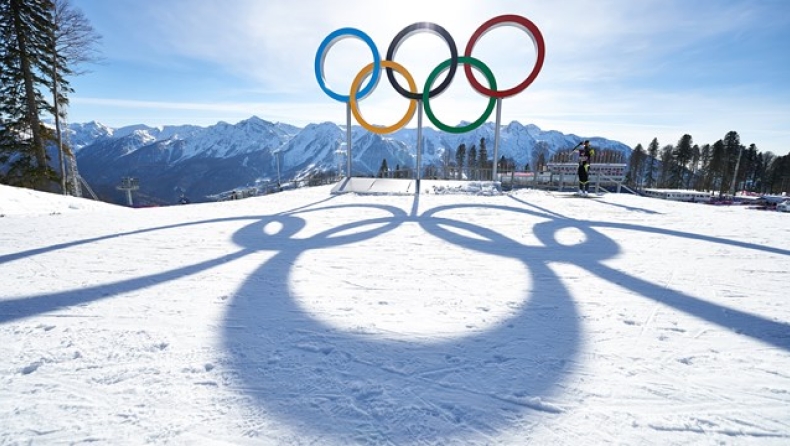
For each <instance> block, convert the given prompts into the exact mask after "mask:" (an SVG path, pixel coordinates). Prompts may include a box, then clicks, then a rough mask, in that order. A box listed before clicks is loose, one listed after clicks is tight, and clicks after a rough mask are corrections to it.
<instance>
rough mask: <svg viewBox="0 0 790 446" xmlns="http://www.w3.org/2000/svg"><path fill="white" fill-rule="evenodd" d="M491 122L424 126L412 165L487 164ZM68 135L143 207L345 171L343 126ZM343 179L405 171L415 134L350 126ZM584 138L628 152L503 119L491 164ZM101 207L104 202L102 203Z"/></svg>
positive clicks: (529, 160)
mask: <svg viewBox="0 0 790 446" xmlns="http://www.w3.org/2000/svg"><path fill="white" fill-rule="evenodd" d="M494 132H495V124H493V123H485V124H483V125H482V126H480V127H478V128H477V129H475V130H473V131H471V132H467V133H463V134H450V133H447V132H442V131H439V130H436V129H433V128H430V127H427V128H423V129H422V136H423V145H422V149H423V153H422V157H421V163H422V167H423V168H425V167H426V166H431V165H432V166H434V168H436V169H438V170H439V171H441V169H443V168H444V167H446V165H447V164H448V162H449V163H454V162H455V156H454V154H455V150H456V149H457V148H458V147H459V146H460V145H461V144H464V145H465V146H466V147H467V148H471V147H472V146H480V144H481V141H482V140H485V145H486V148H487V154H488V160H489V161H492V158H493V156H494V153H493V152H494V136H495V135H494ZM67 133H68V137H69V140H70V142H71V144H72V147H73V148H74V150H75V153H76V155H77V161H78V165H79V169H80V174H81V175H82V177H83V178H85V179H86V181H88V183H89V184H91V186H92V187H93V188H94V190H97V191H101V193H100V195H102V196H104V197H106V198H109V201H114V202H118V203H122V202H123V201H124V199H123V195H122V194H121V193H120V192H119V191H117V190H116V186H117V185H118V184H119V183H120V181H121V178H122V177H127V176H132V177H137V178H138V179H139V184H140V190H139V192H138V194H139V195H140V198H141V200H142V201H148V202H149V203H148V204H173V203H177V202H178V199H179V197H180V196H181V195H182V194H183V195H186V196H188V197H189V198H190V200H192V201H208V200H210V199H211V198H210V197H211V196H215V195H217V194H220V193H222V192H226V191H230V190H233V189H237V188H247V187H250V186H254V185H256V184H263V183H272V182H278V181H287V180H292V179H297V180H299V179H304V178H308V177H310V176H312V175H316V174H323V175H335V174H336V173H337V171H338V168H339V169H340V170H341V172H343V173H345V170H346V165H347V161H346V159H345V153H346V152H345V146H346V126H344V125H338V124H335V123H332V122H328V121H327V122H321V123H312V124H308V125H307V126H305V127H297V126H294V125H291V124H287V123H280V122H271V121H267V120H265V119H262V118H260V117H257V116H252V117H250V118H248V119H245V120H242V121H239V122H238V123H236V124H230V123H227V122H222V121H220V122H218V123H217V124H215V125H212V126H208V127H200V126H195V125H181V126H163V127H150V126H147V125H144V124H136V125H131V126H124V127H119V128H112V127H109V126H106V125H104V124H101V123H100V122H97V121H92V122H90V123H84V124H71V125H69V126H68V130H67ZM351 133H352V142H351V156H352V175H354V176H370V175H373V174H376V173H377V172H378V170H379V168H380V167H381V165H382V161H383V160H386V162H387V166H388V167H389V168H390V169H391V170H392V169H395V168H396V167H399V168H402V169H414V168H415V165H416V158H417V157H416V146H417V129H416V128H415V129H412V128H404V129H401V130H398V131H396V132H394V133H392V134H388V135H377V134H374V133H371V132H368V131H367V130H365V129H363V128H362V127H360V126H352V128H351ZM583 139H589V140H590V141H591V143H592V144H593V146H595V147H598V148H600V149H607V150H613V151H617V152H621V153H623V155H624V159H627V158H628V156H629V155H630V152H631V148H629V147H628V146H626V145H625V144H623V143H621V142H618V141H613V140H609V139H606V138H603V137H581V136H577V135H574V134H564V133H562V132H559V131H556V130H547V131H544V130H542V129H540V128H539V127H538V126H537V125H535V124H526V125H524V124H521V123H519V122H518V121H511V122H510V123H508V124H506V125H502V126H501V127H500V139H499V148H498V152H497V158H501V157H504V158H506V159H508V160H511V161H512V162H513V163H515V165H516V166H518V168H519V169H523V168H524V167H525V166H526V165H527V164H529V165H533V166H534V165H535V164H536V161H537V157H538V155H539V154H541V153H542V154H543V155H544V156H545V157H546V159H548V157H550V156H551V154H553V153H555V152H557V151H560V150H567V149H570V148H572V147H574V146H575V145H576V144H577V143H578V142H580V141H582V140H583ZM103 199H104V198H103Z"/></svg>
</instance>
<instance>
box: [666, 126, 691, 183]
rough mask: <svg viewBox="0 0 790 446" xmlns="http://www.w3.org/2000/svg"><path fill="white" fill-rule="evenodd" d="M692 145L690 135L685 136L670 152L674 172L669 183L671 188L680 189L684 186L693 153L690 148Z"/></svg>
mask: <svg viewBox="0 0 790 446" xmlns="http://www.w3.org/2000/svg"><path fill="white" fill-rule="evenodd" d="M692 144H693V142H692V139H691V135H689V134H685V135H683V136H682V137H681V138H680V140H678V144H677V146H675V148H674V150H673V152H672V158H673V160H674V171H673V175H672V178H671V181H670V185H671V186H672V187H675V188H681V187H683V186H684V183H685V181H684V176H685V174H686V171H687V170H688V169H689V164H690V163H691V157H692V153H693V152H692V148H691V146H692Z"/></svg>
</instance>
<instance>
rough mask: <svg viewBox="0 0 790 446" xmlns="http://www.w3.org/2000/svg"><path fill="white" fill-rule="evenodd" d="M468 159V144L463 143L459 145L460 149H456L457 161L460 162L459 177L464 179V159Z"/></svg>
mask: <svg viewBox="0 0 790 446" xmlns="http://www.w3.org/2000/svg"><path fill="white" fill-rule="evenodd" d="M465 159H466V144H461V145H460V146H458V150H456V151H455V162H456V164H458V179H459V180H461V179H463V174H464V164H465V163H464V160H465Z"/></svg>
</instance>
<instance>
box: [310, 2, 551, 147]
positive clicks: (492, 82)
mask: <svg viewBox="0 0 790 446" xmlns="http://www.w3.org/2000/svg"><path fill="white" fill-rule="evenodd" d="M502 25H514V26H516V27H518V28H521V29H522V30H523V31H525V32H526V33H527V34H528V35H529V36H530V38H531V39H532V42H533V44H534V45H535V50H536V52H537V57H536V60H535V66H534V67H533V68H532V71H531V72H530V73H529V75H528V76H527V77H526V78H525V79H524V80H523V81H521V83H519V84H518V85H516V86H514V87H511V88H507V89H504V90H499V89H498V88H497V83H496V79H495V77H494V74H493V73H492V71H491V69H490V68H489V67H488V66H487V65H486V64H484V63H483V62H481V61H480V60H479V59H476V58H474V57H472V51H473V50H474V47H475V45H476V44H477V42H478V41H479V40H480V38H481V37H482V36H483V35H485V34H486V33H487V32H489V31H491V30H492V29H494V28H496V27H499V26H502ZM419 32H430V33H433V34H436V35H438V36H439V37H441V38H442V39H443V40H444V41H445V43H446V44H447V47H448V49H449V50H450V58H449V59H447V60H445V61H443V62H441V63H440V64H439V65H437V67H436V68H435V69H434V70H433V71H432V72H431V74H430V75H429V76H428V78H427V79H426V81H425V85H424V87H423V91H422V93H420V92H419V91H417V85H416V83H415V81H414V78H413V77H412V76H411V74H410V73H409V71H408V70H407V69H406V68H405V67H403V66H402V65H400V64H399V63H397V62H395V54H396V53H397V51H398V48H399V47H400V45H401V44H402V43H403V41H405V40H406V39H407V38H408V37H410V36H412V35H413V34H416V33H419ZM346 38H357V39H360V40H362V41H363V42H364V43H365V44H366V45H367V46H368V48H369V49H370V52H371V54H372V56H373V62H371V63H370V64H368V65H366V66H365V67H363V68H362V70H360V72H359V74H357V76H356V77H355V78H354V81H353V82H352V84H351V88H350V91H349V94H348V95H343V94H339V93H336V92H334V91H332V90H331V89H330V88H329V87H328V86H327V85H326V78H325V76H324V62H325V60H326V55H327V53H328V52H329V49H330V48H331V47H332V46H333V45H334V44H336V43H337V42H339V41H341V40H343V39H346ZM545 53H546V48H545V43H544V41H543V35H542V34H541V33H540V30H539V29H538V27H537V26H535V24H534V23H532V21H530V20H529V19H527V18H526V17H522V16H519V15H513V14H506V15H501V16H497V17H494V18H492V19H490V20H488V21H486V22H485V23H483V24H482V25H480V27H478V28H477V30H476V31H475V32H474V33H473V34H472V36H471V37H470V38H469V42H468V43H467V44H466V49H465V51H464V54H463V56H459V55H458V48H457V47H456V45H455V40H453V37H452V36H451V35H450V33H449V32H447V30H446V29H444V28H443V27H441V26H439V25H437V24H435V23H431V22H417V23H414V24H411V25H409V26H407V27H406V28H404V29H403V30H401V31H400V32H399V33H398V34H397V35H396V36H395V37H394V38H393V39H392V42H390V45H389V48H388V49H387V56H386V59H383V60H382V59H381V56H380V54H379V51H378V49H377V48H376V44H375V43H374V42H373V39H371V38H370V36H368V35H367V34H365V33H364V32H362V31H360V30H358V29H356V28H340V29H338V30H336V31H333V32H332V33H330V34H329V35H327V36H326V38H324V40H323V42H321V45H320V46H319V47H318V51H317V52H316V57H315V76H316V79H317V80H318V85H319V86H320V87H321V89H322V90H323V91H324V93H326V94H327V95H328V96H329V97H331V98H332V99H335V100H337V101H339V102H345V103H347V104H348V106H349V108H350V109H351V112H352V113H353V115H354V117H355V118H356V120H357V122H359V124H360V125H361V126H362V127H363V128H365V129H366V130H368V131H370V132H372V133H376V134H387V133H392V132H395V131H397V130H399V129H401V128H403V127H404V126H405V125H406V124H407V123H408V122H409V121H410V120H411V118H412V117H413V116H414V113H415V111H416V110H417V106H418V101H421V102H422V103H423V104H425V105H424V107H425V114H426V115H427V116H428V119H429V120H430V121H431V122H432V123H433V124H434V125H435V126H436V127H437V128H439V129H441V130H443V131H445V132H448V133H465V132H469V131H472V130H474V129H476V128H477V127H479V126H481V125H482V124H483V123H485V122H486V120H487V119H488V118H489V116H491V113H492V112H493V110H494V106H495V104H496V101H497V100H498V99H503V98H506V97H510V96H514V95H516V94H518V93H521V92H522V91H524V90H525V89H526V88H527V87H529V86H530V84H532V82H534V81H535V79H536V78H537V76H538V73H540V70H541V68H543V60H544V58H545ZM459 64H462V65H463V66H464V73H465V75H466V78H467V80H468V81H469V83H470V84H471V86H472V88H474V89H475V90H476V91H477V92H478V93H480V94H482V95H483V96H486V97H488V98H489V101H488V105H487V107H486V109H485V111H484V112H483V114H482V115H481V116H480V117H479V118H478V119H477V120H475V121H474V122H472V123H471V124H468V125H464V126H460V127H453V126H450V125H447V124H445V123H443V122H442V121H440V120H439V118H438V117H436V115H435V114H434V113H433V111H432V110H431V106H430V100H431V99H432V98H434V97H436V96H438V95H439V94H441V93H442V92H444V91H445V90H446V89H447V87H449V86H450V84H451V83H452V81H453V78H454V77H455V73H456V71H457V69H458V65H459ZM382 68H383V69H384V70H385V71H386V73H387V79H388V80H389V82H390V84H391V85H392V87H393V88H394V89H395V91H397V92H398V93H399V94H400V95H401V96H403V97H405V98H406V99H408V100H409V107H408V109H407V111H406V114H404V115H403V117H402V118H401V119H400V120H399V121H398V122H396V123H395V124H393V125H390V126H376V125H371V124H370V123H368V122H367V121H366V120H365V119H364V118H363V117H362V114H361V113H360V111H359V105H358V101H360V100H362V99H364V98H365V97H367V96H368V95H369V94H370V93H372V92H373V90H375V88H376V86H377V85H378V82H379V79H380V77H381V71H382ZM472 68H474V69H476V70H478V71H480V72H481V73H482V74H483V75H484V77H485V78H486V81H487V82H488V87H486V86H483V85H482V84H481V83H480V82H479V81H478V80H477V79H476V78H475V76H474V74H473V73H472ZM395 72H398V73H399V74H400V75H401V76H403V77H404V78H405V79H406V83H407V84H408V89H406V88H403V87H402V86H401V85H400V84H399V83H398V81H397V79H396V78H395ZM444 72H447V74H446V76H445V78H444V80H443V81H442V82H441V83H439V85H438V86H436V87H435V88H433V85H434V82H435V81H436V80H437V78H438V77H439V76H440V75H441V74H442V73H444ZM367 78H370V79H369V80H368V82H367V83H366V84H365V85H364V86H363V85H362V84H363V82H364V81H365V79H367Z"/></svg>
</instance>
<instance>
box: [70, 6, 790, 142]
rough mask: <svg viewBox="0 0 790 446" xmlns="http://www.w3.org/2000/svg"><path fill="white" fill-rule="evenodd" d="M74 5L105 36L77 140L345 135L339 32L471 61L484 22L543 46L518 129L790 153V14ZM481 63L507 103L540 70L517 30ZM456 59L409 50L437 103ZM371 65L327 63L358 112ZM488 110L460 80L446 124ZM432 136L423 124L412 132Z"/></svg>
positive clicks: (397, 103) (402, 56)
mask: <svg viewBox="0 0 790 446" xmlns="http://www.w3.org/2000/svg"><path fill="white" fill-rule="evenodd" d="M396 3H397V4H396ZM72 4H73V5H74V6H75V7H77V8H79V9H81V10H82V11H83V13H84V14H85V15H86V17H87V18H88V20H89V21H90V22H91V24H92V25H93V26H94V28H95V29H96V31H97V32H98V33H99V34H100V35H101V36H102V41H101V45H100V50H101V53H102V55H103V57H104V61H103V62H102V63H101V64H97V65H91V66H87V67H85V68H87V69H89V70H90V72H89V73H87V74H84V75H82V76H79V77H76V78H73V79H72V86H73V87H74V88H75V90H76V91H75V92H74V93H73V94H72V95H71V107H70V109H69V121H70V122H87V121H93V120H96V121H99V122H102V123H104V124H106V125H110V126H113V127H119V126H124V125H131V124H147V125H151V126H162V125H179V124H196V125H202V126H208V125H213V124H216V123H217V122H220V121H224V122H229V123H236V122H238V121H241V120H244V119H247V118H249V117H251V116H253V115H255V116H258V117H260V118H262V119H266V120H269V121H274V122H285V123H289V124H294V125H298V126H303V125H306V124H308V123H317V122H324V121H331V122H336V123H338V124H343V123H345V122H346V107H345V105H344V104H343V103H340V102H337V101H335V100H333V99H331V98H330V97H328V96H327V95H326V94H325V93H324V92H323V91H322V90H321V88H320V87H319V85H318V82H317V80H316V76H315V70H314V62H315V57H316V51H317V50H318V48H319V46H320V44H321V42H322V41H323V40H324V38H325V37H326V36H327V35H328V34H330V33H331V32H333V31H335V30H336V29H339V28H343V27H353V28H358V29H360V30H362V31H364V32H365V33H367V34H368V35H369V36H370V37H371V39H372V40H373V41H374V42H375V44H376V46H377V48H378V51H379V52H380V53H381V55H382V58H383V57H385V55H386V52H387V48H388V47H389V45H390V42H391V40H392V39H393V37H394V36H395V35H396V34H397V33H398V32H399V31H401V30H402V29H403V28H405V27H406V26H408V25H410V24H412V23H415V22H421V21H427V22H435V23H437V24H439V25H441V26H442V27H444V28H445V29H447V31H449V33H450V34H451V35H452V36H453V38H454V40H455V43H456V46H457V47H458V49H459V52H460V53H463V51H464V49H465V48H466V44H467V42H468V41H469V38H470V36H471V35H472V34H473V32H474V31H475V30H476V29H477V28H478V27H479V26H480V25H481V24H482V23H483V22H485V21H486V20H488V19H490V18H492V17H495V16H498V15H501V14H516V15H520V16H524V17H527V18H528V19H530V20H531V21H532V22H534V23H535V24H536V25H537V27H538V28H539V29H540V31H541V34H542V35H543V38H544V40H545V43H546V52H545V63H544V65H543V69H542V71H541V72H540V74H539V75H538V77H537V79H536V80H535V82H534V83H533V84H532V85H531V86H530V87H529V88H527V89H526V90H525V91H524V92H522V93H520V94H518V95H516V96H513V97H510V98H505V99H503V100H502V122H503V123H508V122H510V121H519V122H521V123H523V124H529V123H532V124H536V125H538V126H540V127H541V128H543V129H544V130H559V131H561V132H563V133H574V134H577V135H580V136H602V137H606V138H610V139H614V140H618V141H621V142H623V143H625V144H628V145H629V146H631V147H633V146H635V145H636V144H639V143H641V144H642V145H644V146H647V144H649V143H650V141H651V140H652V139H653V138H658V141H659V143H660V145H661V146H664V145H667V144H673V145H674V144H676V143H677V142H678V140H679V139H680V138H681V137H682V136H683V134H685V133H688V134H690V135H691V136H692V138H693V141H694V143H696V144H700V145H701V144H706V143H714V142H715V141H717V140H718V139H721V138H723V137H724V135H725V134H726V133H727V132H729V131H731V130H735V131H737V132H738V133H739V135H740V137H741V143H743V144H745V145H749V144H752V143H754V144H756V145H757V147H758V149H759V150H760V151H763V152H768V151H770V152H774V153H776V154H778V155H784V154H786V153H788V144H787V141H790V86H788V85H787V81H788V73H790V52H788V51H786V50H782V49H781V48H783V47H784V48H786V47H787V45H788V44H789V43H790V2H786V1H784V0H759V1H755V0H744V1H735V0H732V1H724V0H698V1H693V2H688V1H674V0H641V1H638V2H635V1H632V0H608V1H607V0H602V1H595V2H590V1H588V0H559V1H555V2H549V1H524V0H518V1H510V0H489V1H482V0H476V1H473V0H457V1H454V2H450V3H447V2H443V1H433V2H426V1H424V0H423V1H416V0H403V1H400V2H371V1H363V0H299V1H298V5H296V2H294V1H290V2H289V1H283V0H267V1H259V0H166V1H160V0H113V1H112V2H108V1H105V0H72ZM450 5H451V6H450ZM473 55H474V56H475V57H476V58H478V59H480V60H481V61H483V62H484V63H485V64H486V65H488V66H489V67H490V68H491V70H492V72H493V73H494V75H495V76H496V78H497V83H498V85H499V86H500V88H509V87H512V86H514V85H516V84H518V83H519V82H520V81H521V80H522V79H523V78H524V77H525V76H526V75H527V74H528V73H529V72H530V71H531V70H532V67H533V66H534V63H535V62H534V60H535V50H534V47H533V45H532V41H531V40H530V37H529V35H528V34H527V33H525V32H524V31H523V30H521V29H520V28H517V27H514V26H505V27H499V28H496V29H493V30H492V31H491V32H489V33H487V34H485V35H484V36H483V37H482V38H480V39H479V40H478V43H477V45H476V46H475V50H474V52H473ZM448 57H449V53H448V50H447V46H446V44H445V43H444V42H443V41H442V40H441V39H440V38H439V37H438V36H436V35H433V34H430V33H419V34H415V35H412V36H411V37H409V38H407V39H406V40H404V42H403V44H402V45H401V47H400V48H399V49H398V53H397V57H396V61H397V62H398V63H400V64H402V65H403V66H405V67H406V68H407V69H408V70H409V72H410V73H411V74H412V75H413V76H414V78H415V80H416V82H417V85H418V86H420V88H419V89H420V90H422V85H424V83H425V80H426V79H427V77H428V75H429V73H430V72H431V70H433V68H434V67H436V66H437V65H438V64H439V63H440V62H441V61H443V60H445V59H447V58H448ZM371 61H372V58H371V56H370V50H369V48H368V47H367V46H366V45H365V44H364V43H363V42H362V41H361V40H358V39H344V40H342V41H340V42H339V43H338V44H336V45H334V46H333V47H332V48H331V49H330V51H328V52H327V56H326V62H325V66H324V77H325V78H326V80H327V85H328V86H330V88H331V89H332V90H333V91H336V92H338V93H343V94H347V92H348V90H349V89H350V86H351V82H352V80H353V78H354V77H355V76H356V74H357V73H358V72H359V71H360V69H361V68H362V67H363V66H364V65H366V64H368V63H370V62H371ZM459 73H461V72H460V71H459ZM404 85H405V83H404ZM486 103H487V100H486V99H485V98H483V97H482V96H480V95H478V94H476V93H475V92H473V90H472V88H471V87H470V86H469V83H468V81H467V80H466V79H465V78H464V77H463V76H462V75H461V76H457V77H456V78H455V79H454V80H453V83H452V84H451V86H450V88H448V90H447V91H446V92H445V93H444V94H442V95H440V96H439V97H437V98H436V99H435V100H433V101H432V102H431V106H432V109H433V110H434V112H435V113H436V115H437V116H439V117H440V119H441V120H442V121H443V122H445V123H448V124H451V125H455V124H457V123H459V122H461V121H473V120H475V119H477V117H479V116H480V114H481V113H482V112H483V109H484V108H485V105H486ZM406 107H407V101H406V99H404V98H402V97H400V96H399V95H397V93H396V92H395V91H394V90H393V88H392V87H391V86H390V85H389V84H388V83H387V82H386V80H384V81H382V82H381V83H379V85H378V87H377V88H376V89H375V90H374V91H373V93H372V94H371V95H370V96H369V97H367V98H366V99H364V100H363V101H361V102H360V112H361V113H362V115H363V116H364V117H365V119H366V120H367V121H368V122H370V123H373V124H380V125H391V124H393V123H394V122H396V121H397V120H399V119H400V117H401V116H403V114H404V113H405V111H406ZM493 119H494V118H493V115H492V118H491V119H490V120H491V121H493ZM423 122H424V123H427V120H425V119H424V120H423ZM416 126H417V118H416V117H415V118H414V119H413V120H412V121H411V122H410V124H409V127H416Z"/></svg>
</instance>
